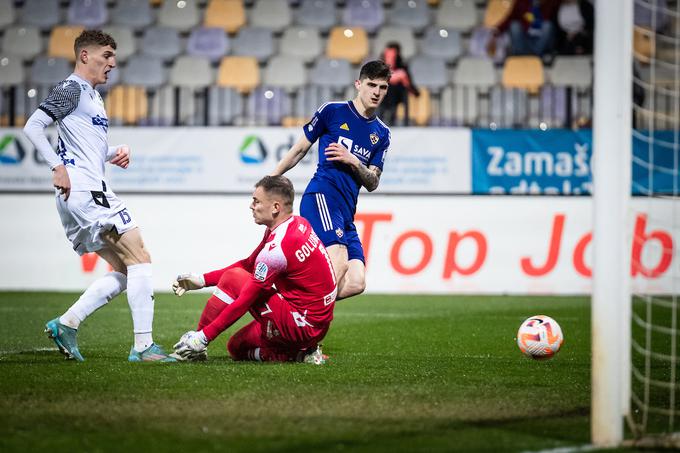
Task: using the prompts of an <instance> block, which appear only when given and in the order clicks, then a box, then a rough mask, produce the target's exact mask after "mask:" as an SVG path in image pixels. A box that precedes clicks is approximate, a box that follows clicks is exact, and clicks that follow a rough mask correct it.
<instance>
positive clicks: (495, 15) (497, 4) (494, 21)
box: [484, 0, 515, 28]
mask: <svg viewBox="0 0 680 453" xmlns="http://www.w3.org/2000/svg"><path fill="white" fill-rule="evenodd" d="M514 6H515V0H489V3H487V4H486V10H485V11H484V26H485V27H487V28H495V27H498V26H499V25H500V24H502V23H503V22H504V21H505V19H507V18H508V16H509V15H510V13H511V12H512V8H513V7H514Z"/></svg>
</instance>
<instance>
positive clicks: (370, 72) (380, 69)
mask: <svg viewBox="0 0 680 453" xmlns="http://www.w3.org/2000/svg"><path fill="white" fill-rule="evenodd" d="M391 76H392V71H390V67H389V66H388V65H387V63H385V62H384V61H382V60H373V61H369V62H368V63H366V64H365V65H363V66H362V67H361V71H359V80H364V79H371V80H374V79H381V80H390V77H391Z"/></svg>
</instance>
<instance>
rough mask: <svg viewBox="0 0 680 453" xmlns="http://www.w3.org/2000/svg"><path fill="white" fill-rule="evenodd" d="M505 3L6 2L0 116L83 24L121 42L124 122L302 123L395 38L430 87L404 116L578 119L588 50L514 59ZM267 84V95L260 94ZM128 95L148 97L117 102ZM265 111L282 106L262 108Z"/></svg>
mask: <svg viewBox="0 0 680 453" xmlns="http://www.w3.org/2000/svg"><path fill="white" fill-rule="evenodd" d="M512 3H513V2H512V1H508V0H490V1H488V2H483V1H477V0H323V1H322V0H73V1H69V2H66V1H55V0H23V1H16V0H14V1H13V0H0V24H4V25H3V26H2V31H3V32H2V34H1V35H0V37H1V40H0V49H1V56H0V58H7V61H8V63H7V65H6V66H11V70H12V74H13V75H12V77H9V76H7V77H2V79H0V117H2V118H4V121H6V122H8V124H13V122H16V123H15V124H19V123H20V122H22V121H24V120H25V118H24V117H23V115H24V112H26V111H30V109H29V108H28V107H30V106H34V105H37V104H36V102H38V98H41V97H42V96H43V95H44V94H46V92H47V90H49V89H50V87H51V86H52V85H53V84H54V83H57V82H58V81H60V80H61V79H63V78H64V77H65V76H66V75H68V74H69V73H70V71H71V69H72V62H73V61H74V58H75V56H74V54H73V39H74V38H75V36H76V35H77V33H79V32H80V30H81V29H82V27H84V26H87V27H102V28H103V29H104V30H105V31H106V32H107V33H110V34H111V35H112V36H113V37H114V38H115V39H116V40H117V42H118V49H117V65H118V68H116V69H114V70H113V71H112V72H111V73H110V74H109V82H108V83H107V85H106V86H100V87H99V89H100V91H101V93H102V95H103V96H107V97H108V96H116V98H115V101H116V106H117V107H116V108H118V110H117V118H118V119H119V122H120V123H121V124H155V125H173V124H182V125H225V124H226V125H230V124H272V121H274V120H276V119H280V121H281V122H282V124H284V123H285V124H300V123H302V122H304V121H305V119H306V118H307V117H308V116H309V115H310V114H311V112H312V111H313V109H315V108H316V107H318V106H319V105H320V104H322V103H324V102H326V101H329V100H336V99H345V98H347V97H348V96H349V97H352V96H353V94H354V88H353V84H352V82H353V80H354V78H355V77H356V75H357V74H356V73H357V72H358V70H359V68H360V66H361V64H362V63H364V62H365V61H367V60H368V59H370V58H379V57H380V54H381V53H382V51H383V49H384V48H385V45H386V44H387V43H388V42H392V41H395V42H398V43H399V44H400V46H401V49H402V52H401V53H402V56H403V57H404V59H405V60H406V61H408V63H409V66H410V68H411V72H412V76H413V79H414V82H415V83H416V85H418V86H420V87H422V88H425V89H426V94H425V95H423V96H421V97H412V98H411V103H412V107H411V108H409V113H408V115H409V119H411V120H412V121H411V122H412V124H416V125H437V126H450V125H466V126H477V127H502V126H503V125H526V126H530V125H531V126H532V127H533V126H535V124H544V125H546V126H547V127H556V126H560V125H564V126H573V125H576V124H577V123H578V124H586V123H587V122H588V121H589V118H590V114H591V107H590V104H591V97H592V81H591V71H592V69H591V66H592V63H591V60H592V59H591V57H590V56H580V57H573V59H567V57H561V56H558V57H557V58H555V59H554V62H550V59H547V60H546V61H547V62H548V66H546V64H545V63H544V62H543V61H541V60H540V59H532V60H531V61H529V60H526V57H524V56H508V55H507V52H508V40H507V38H506V37H505V35H501V36H495V35H494V34H493V32H492V30H491V28H490V27H493V26H494V24H497V23H499V22H500V21H502V20H503V19H504V18H505V17H506V16H507V13H508V11H509V10H510V8H511V5H512ZM643 13H644V14H643ZM645 14H646V15H645ZM650 14H651V13H650V11H647V12H646V13H645V12H640V14H638V13H637V12H636V33H635V41H634V47H635V51H636V60H637V61H638V62H639V64H641V66H642V69H641V74H642V76H643V77H644V75H645V74H646V73H647V72H645V71H646V65H648V62H649V59H650V57H651V56H653V55H655V53H656V52H657V49H656V47H657V43H656V42H655V40H654V38H653V36H654V35H653V34H652V33H651V31H650V30H651V27H652V24H656V25H657V28H659V27H662V26H664V25H663V24H659V23H658V21H653V20H652V19H653V17H652V16H651V15H650ZM518 59H519V60H518ZM3 61H4V60H3ZM19 63H20V64H21V70H19V69H18V68H17V64H19ZM551 67H552V68H551ZM3 68H4V69H3V70H4V71H9V70H10V68H7V67H3ZM43 71H44V74H38V73H41V72H43ZM17 74H22V80H21V81H19V82H18V81H17V80H16V77H17ZM657 79H658V77H657ZM119 86H122V88H121V89H119V90H115V89H116V88H118V87H119ZM133 87H138V88H143V90H141V91H140V90H138V89H136V88H135V89H133ZM265 87H266V89H264V88H265ZM261 88H262V89H261ZM31 90H32V91H31ZM29 92H30V95H29ZM255 92H257V95H255V94H254V93H255ZM268 92H270V93H272V94H274V95H275V96H273V97H272V98H267V97H264V94H265V93H268ZM251 93H253V94H251ZM281 93H282V94H281ZM258 96H261V97H263V98H260V97H258ZM126 99H131V100H132V101H133V102H135V103H139V102H147V103H148V105H147V106H146V108H145V109H141V108H138V106H136V105H135V106H133V107H131V108H129V109H126V108H124V107H122V106H119V105H118V104H120V103H124V102H125V101H126ZM263 99H264V100H263ZM647 102H649V100H647ZM266 108H277V109H280V112H278V113H276V114H272V115H265V114H264V113H263V109H266ZM142 114H143V115H147V118H143V117H142V116H143V115H142ZM140 115H142V116H140ZM401 115H402V117H401V118H402V119H403V113H402V114H401ZM577 120H578V121H577ZM399 121H400V120H399V119H397V123H396V124H400V122H399Z"/></svg>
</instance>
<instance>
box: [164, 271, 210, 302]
mask: <svg viewBox="0 0 680 453" xmlns="http://www.w3.org/2000/svg"><path fill="white" fill-rule="evenodd" d="M204 286H205V279H204V278H203V274H193V273H190V274H179V275H178V276H177V280H175V281H174V282H173V283H172V292H173V293H175V294H176V295H177V296H178V297H182V296H183V295H184V293H186V292H187V291H191V290H193V289H201V288H203V287H204Z"/></svg>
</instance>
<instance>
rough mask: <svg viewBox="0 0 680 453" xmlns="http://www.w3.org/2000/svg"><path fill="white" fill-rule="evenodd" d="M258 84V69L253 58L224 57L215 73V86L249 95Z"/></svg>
mask: <svg viewBox="0 0 680 453" xmlns="http://www.w3.org/2000/svg"><path fill="white" fill-rule="evenodd" d="M259 84H260V68H259V66H258V65H257V59H256V58H255V57H236V56H234V57H224V58H222V61H221V62H220V67H219V70H218V72H217V85H218V86H221V87H231V88H235V89H236V90H238V91H239V92H241V93H250V92H251V91H252V90H253V89H254V88H255V87H256V86H258V85H259Z"/></svg>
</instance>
